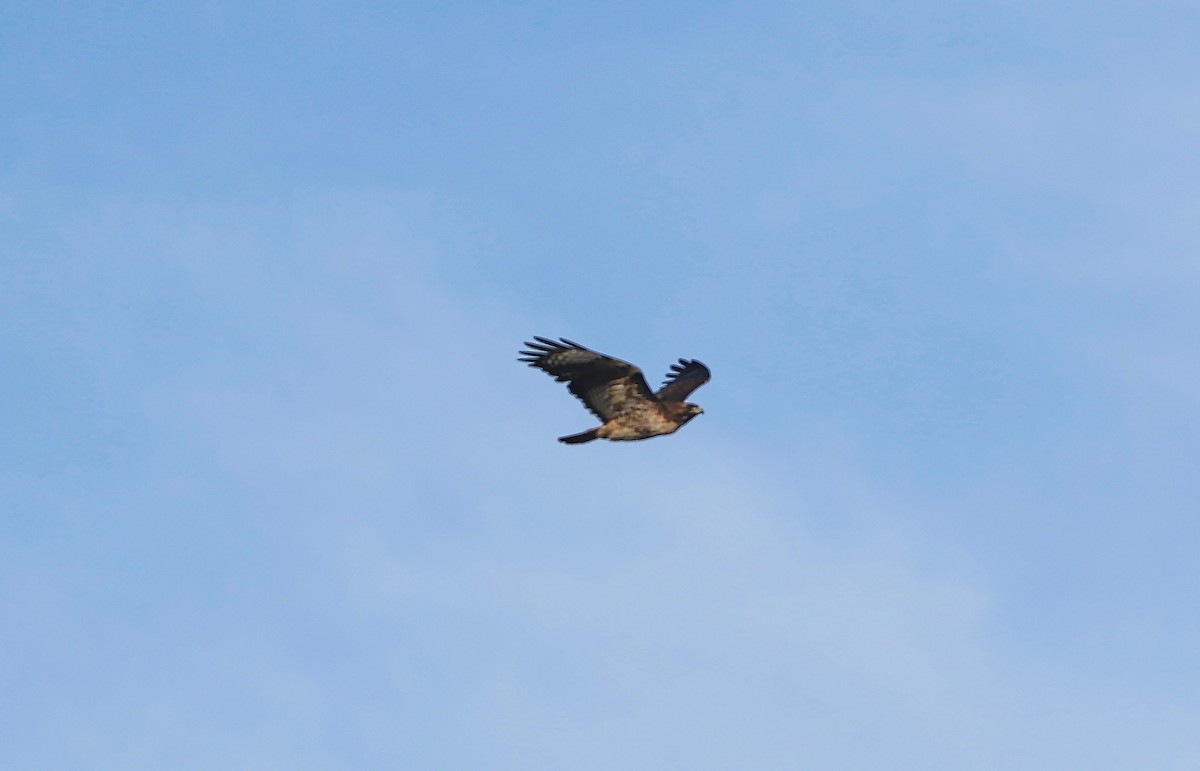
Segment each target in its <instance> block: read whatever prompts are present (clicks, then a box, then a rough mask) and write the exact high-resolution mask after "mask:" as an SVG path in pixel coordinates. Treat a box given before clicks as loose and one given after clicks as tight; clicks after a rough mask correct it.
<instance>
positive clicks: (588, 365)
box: [518, 337, 710, 444]
mask: <svg viewBox="0 0 1200 771" xmlns="http://www.w3.org/2000/svg"><path fill="white" fill-rule="evenodd" d="M533 339H534V341H535V342H532V343H529V342H527V343H525V347H526V348H527V349H528V350H524V351H521V358H520V359H518V361H523V362H525V363H527V364H528V365H529V366H531V367H536V368H538V369H540V370H542V371H543V372H545V373H547V374H548V375H551V376H552V377H553V378H554V379H555V380H556V381H558V382H560V383H566V384H567V389H568V390H569V391H570V392H571V393H572V394H574V395H575V396H576V397H578V398H579V400H580V401H581V402H583V405H584V406H585V407H587V408H588V411H590V412H591V413H592V414H593V415H595V416H596V417H597V418H599V419H600V420H601V422H602V423H601V425H599V426H597V427H596V428H592V429H589V430H587V431H584V432H582V433H579V434H572V435H570V436H561V437H559V439H558V441H560V442H564V443H566V444H582V443H583V442H590V441H592V440H593V439H611V440H613V441H634V440H638V439H649V438H650V437H652V436H662V435H663V434H673V433H675V432H676V431H678V430H679V429H680V427H682V426H683V425H684V424H685V423H687V422H688V421H689V420H691V419H692V418H694V417H696V416H697V415H701V414H703V413H704V410H702V409H700V407H699V406H697V405H695V404H691V403H689V402H685V401H684V399H686V398H687V396H688V394H690V393H691V392H692V391H695V390H696V389H697V388H699V387H700V386H702V385H704V384H705V383H707V382H708V378H709V375H710V373H709V371H708V367H706V366H704V365H703V364H701V363H700V362H698V361H696V360H695V359H692V360H690V361H689V360H688V359H680V360H679V363H678V364H672V365H671V371H670V373H668V374H667V379H666V381H665V382H664V383H663V385H662V387H661V388H659V389H658V391H657V392H655V391H651V390H650V386H648V385H647V384H646V378H645V377H644V376H643V375H642V371H641V370H640V369H638V368H637V367H635V366H633V365H632V364H630V363H629V362H627V361H621V360H620V359H616V358H613V357H612V356H605V355H604V354H602V353H597V352H596V351H593V350H590V349H588V348H584V347H583V346H582V345H580V344H579V343H573V342H571V341H570V340H567V339H565V338H560V340H559V341H558V342H555V341H554V340H550V339H548V338H545V337H535V338H533Z"/></svg>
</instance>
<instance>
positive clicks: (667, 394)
mask: <svg viewBox="0 0 1200 771" xmlns="http://www.w3.org/2000/svg"><path fill="white" fill-rule="evenodd" d="M709 377H711V373H710V372H709V371H708V367H706V366H704V365H703V364H701V363H700V362H698V361H696V360H695V359H692V360H691V361H688V360H687V359H680V360H679V363H678V364H672V365H671V371H670V372H669V373H667V379H666V380H665V381H663V385H662V388H660V389H658V392H657V393H656V394H654V395H655V396H657V397H658V398H659V400H660V401H664V402H681V401H683V400H684V399H686V398H688V394H690V393H691V392H692V391H695V390H696V389H697V388H699V387H700V386H702V385H704V384H705V383H707V382H708V379H709Z"/></svg>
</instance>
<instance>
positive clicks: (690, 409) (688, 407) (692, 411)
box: [683, 402, 704, 423]
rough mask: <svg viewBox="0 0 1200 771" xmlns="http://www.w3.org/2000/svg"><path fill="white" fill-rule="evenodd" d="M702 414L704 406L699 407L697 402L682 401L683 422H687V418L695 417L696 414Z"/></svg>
mask: <svg viewBox="0 0 1200 771" xmlns="http://www.w3.org/2000/svg"><path fill="white" fill-rule="evenodd" d="M703 414H704V408H703V407H701V406H700V405H699V404H692V403H691V402H684V403H683V422H684V423H687V422H688V421H689V420H691V419H692V418H694V417H696V416H697V415H703Z"/></svg>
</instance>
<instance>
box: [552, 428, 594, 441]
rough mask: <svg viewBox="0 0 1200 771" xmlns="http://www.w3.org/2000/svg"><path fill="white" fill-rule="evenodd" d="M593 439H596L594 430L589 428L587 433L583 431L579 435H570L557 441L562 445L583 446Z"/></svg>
mask: <svg viewBox="0 0 1200 771" xmlns="http://www.w3.org/2000/svg"><path fill="white" fill-rule="evenodd" d="M595 438H596V429H594V428H589V429H588V430H587V431H584V432H583V433H581V434H571V435H570V436H560V437H559V438H558V441H560V442H562V443H563V444H583V443H584V442H590V441H592V440H593V439H595Z"/></svg>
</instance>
